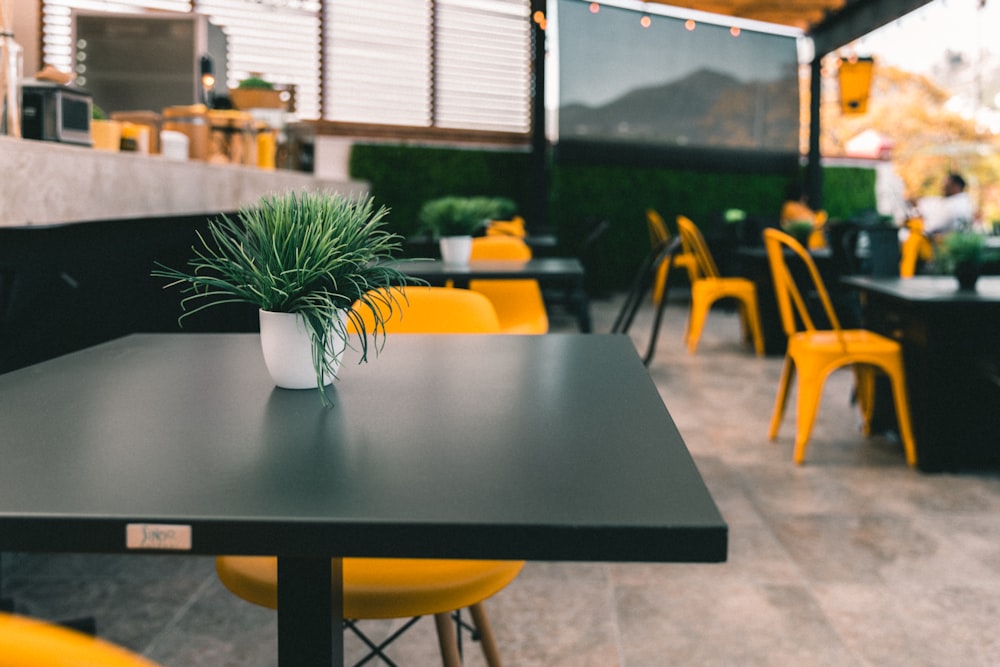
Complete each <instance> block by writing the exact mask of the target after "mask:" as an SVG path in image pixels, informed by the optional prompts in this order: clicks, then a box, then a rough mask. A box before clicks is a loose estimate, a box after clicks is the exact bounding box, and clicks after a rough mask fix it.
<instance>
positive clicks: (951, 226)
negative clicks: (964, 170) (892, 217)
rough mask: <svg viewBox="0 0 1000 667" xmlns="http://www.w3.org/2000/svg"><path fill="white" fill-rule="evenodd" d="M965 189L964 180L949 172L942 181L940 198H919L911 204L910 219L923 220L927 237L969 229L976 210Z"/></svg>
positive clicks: (958, 175)
mask: <svg viewBox="0 0 1000 667" xmlns="http://www.w3.org/2000/svg"><path fill="white" fill-rule="evenodd" d="M965 188H966V184H965V179H964V178H962V176H961V175H960V174H958V173H956V172H950V173H949V174H948V175H947V176H946V177H945V179H944V187H943V194H942V196H940V197H921V198H920V199H918V200H917V201H916V202H912V205H913V208H914V209H915V210H914V211H913V212H912V214H911V217H919V218H922V219H923V221H924V233H925V234H927V235H928V236H940V235H942V234H944V233H946V232H950V231H954V230H957V229H967V228H969V227H971V226H972V223H973V221H974V220H975V216H976V210H975V206H974V205H973V203H972V198H971V197H969V193H968V192H966V191H965Z"/></svg>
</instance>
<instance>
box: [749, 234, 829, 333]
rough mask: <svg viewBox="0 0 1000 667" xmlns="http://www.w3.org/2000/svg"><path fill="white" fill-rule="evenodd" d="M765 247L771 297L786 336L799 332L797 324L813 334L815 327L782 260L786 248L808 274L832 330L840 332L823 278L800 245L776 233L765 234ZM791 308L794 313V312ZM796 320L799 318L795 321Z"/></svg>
mask: <svg viewBox="0 0 1000 667" xmlns="http://www.w3.org/2000/svg"><path fill="white" fill-rule="evenodd" d="M764 246H765V247H766V249H767V259H768V263H769V264H770V266H771V277H772V279H773V281H774V295H775V298H776V299H777V301H778V311H779V313H780V314H781V324H782V327H783V328H784V330H785V335H787V336H791V335H793V334H795V333H796V332H797V331H799V330H800V329H799V322H801V324H802V327H803V328H804V329H805V330H806V331H816V325H815V323H814V322H813V319H812V317H811V316H810V314H809V309H808V307H807V306H806V302H805V299H804V298H803V297H802V292H801V290H800V289H799V286H798V285H797V284H796V282H795V279H794V278H793V277H792V272H791V271H790V270H789V268H788V263H787V260H786V258H785V248H788V249H789V250H791V251H792V252H793V253H794V254H795V255H797V256H798V257H799V259H801V260H802V263H803V264H804V265H805V267H806V270H807V271H808V273H809V278H810V281H811V285H810V287H811V288H812V290H814V291H815V292H816V294H817V295H818V296H819V299H820V302H821V303H822V304H823V311H824V312H825V314H826V317H827V320H828V321H829V322H830V326H831V329H833V330H834V331H837V332H838V333H839V332H840V331H841V326H840V320H839V319H837V313H836V311H834V308H833V301H832V300H831V299H830V294H829V293H828V292H827V290H826V285H825V284H824V283H823V278H822V276H820V273H819V269H817V268H816V263H815V262H814V261H813V258H812V257H811V256H810V255H809V253H808V252H807V251H806V249H805V248H804V247H802V244H801V243H799V242H798V241H796V240H795V239H794V238H792V237H791V236H789V235H788V234H786V233H784V232H782V231H779V230H777V229H765V230H764ZM793 306H794V310H793ZM796 316H798V318H796Z"/></svg>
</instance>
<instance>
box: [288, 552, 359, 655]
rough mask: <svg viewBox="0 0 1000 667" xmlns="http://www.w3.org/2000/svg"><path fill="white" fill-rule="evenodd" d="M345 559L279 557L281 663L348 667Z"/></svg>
mask: <svg viewBox="0 0 1000 667" xmlns="http://www.w3.org/2000/svg"><path fill="white" fill-rule="evenodd" d="M343 613H344V595H343V560H342V559H340V558H334V559H330V558H296V557H279V558H278V665H281V666H283V667H288V666H290V665H292V666H294V667H330V666H331V665H332V667H343V664H344V631H343V625H344V623H343V620H344V619H343Z"/></svg>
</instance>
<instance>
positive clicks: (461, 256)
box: [419, 196, 516, 266]
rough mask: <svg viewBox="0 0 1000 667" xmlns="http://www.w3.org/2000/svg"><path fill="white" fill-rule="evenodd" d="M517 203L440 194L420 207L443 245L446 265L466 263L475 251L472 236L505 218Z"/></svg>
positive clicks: (425, 226) (426, 224)
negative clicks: (494, 221)
mask: <svg viewBox="0 0 1000 667" xmlns="http://www.w3.org/2000/svg"><path fill="white" fill-rule="evenodd" d="M515 212H516V206H515V205H514V202H512V201H511V200H510V199H506V198H504V197H455V196H450V197H440V198H438V199H432V200H430V201H428V202H426V203H425V204H424V205H423V206H422V207H421V209H420V214H419V218H420V224H421V227H422V228H423V229H424V230H426V231H427V232H429V233H430V234H431V236H433V237H434V238H435V239H437V241H438V242H439V244H440V248H441V259H443V260H444V262H445V264H452V265H456V266H465V265H467V264H468V263H469V256H470V255H471V253H472V237H473V236H474V235H475V234H476V233H477V232H478V231H479V230H480V229H483V228H484V227H485V225H486V223H487V222H489V221H490V220H498V219H505V218H508V217H510V216H511V215H513V213H515Z"/></svg>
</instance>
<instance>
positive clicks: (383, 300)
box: [347, 285, 501, 334]
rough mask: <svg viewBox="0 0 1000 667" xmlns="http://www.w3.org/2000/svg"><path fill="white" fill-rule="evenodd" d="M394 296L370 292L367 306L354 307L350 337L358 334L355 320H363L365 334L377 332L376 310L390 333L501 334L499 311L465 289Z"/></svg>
mask: <svg viewBox="0 0 1000 667" xmlns="http://www.w3.org/2000/svg"><path fill="white" fill-rule="evenodd" d="M391 289H392V290H393V292H394V294H392V295H389V294H386V292H385V290H373V291H371V292H368V293H367V294H366V295H365V297H364V301H365V302H367V305H363V304H362V303H361V302H360V301H359V302H356V303H355V304H354V306H353V307H352V309H351V310H352V314H351V316H350V317H349V318H348V322H347V330H348V332H349V333H352V334H355V333H357V332H358V327H357V326H356V324H355V322H354V318H355V317H357V318H359V319H361V320H362V321H363V322H364V324H365V330H366V331H369V332H372V331H375V314H374V312H373V308H374V309H377V310H378V311H379V313H381V314H382V319H383V321H384V322H385V332H386V333H387V334H389V333H501V331H500V320H499V319H498V318H497V312H496V309H495V308H494V307H493V304H492V303H491V302H490V300H489V299H488V298H486V297H485V296H483V295H482V294H479V293H478V292H473V291H472V290H465V289H452V288H450V287H426V286H416V285H410V286H407V287H404V288H402V291H401V292H400V291H397V290H396V289H395V288H391Z"/></svg>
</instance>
